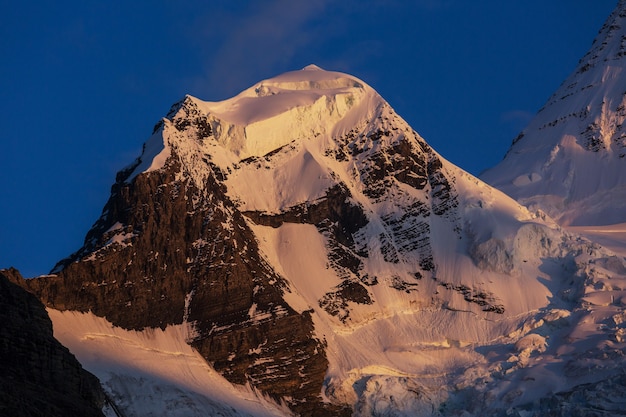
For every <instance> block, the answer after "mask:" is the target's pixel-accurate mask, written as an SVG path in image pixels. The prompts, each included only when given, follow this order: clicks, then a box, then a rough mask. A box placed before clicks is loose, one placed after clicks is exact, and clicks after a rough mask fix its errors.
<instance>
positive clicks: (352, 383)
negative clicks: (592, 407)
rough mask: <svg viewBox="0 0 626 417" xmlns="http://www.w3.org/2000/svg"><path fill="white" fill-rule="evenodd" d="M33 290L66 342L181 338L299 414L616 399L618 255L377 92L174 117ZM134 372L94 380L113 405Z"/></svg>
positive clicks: (336, 78)
mask: <svg viewBox="0 0 626 417" xmlns="http://www.w3.org/2000/svg"><path fill="white" fill-rule="evenodd" d="M22 285H23V286H25V287H26V288H27V289H29V291H31V292H33V293H35V294H36V295H38V296H39V297H40V298H41V299H42V300H43V302H44V303H45V304H46V305H47V306H48V307H49V309H50V311H51V312H54V314H51V316H52V317H53V319H55V320H58V324H59V327H63V326H65V327H64V328H68V329H71V328H77V327H80V326H84V327H85V328H89V326H95V327H97V326H100V325H95V324H89V323H95V322H96V320H95V319H93V318H90V317H92V316H93V315H95V316H98V317H102V318H106V320H108V322H110V323H111V324H112V326H117V327H118V328H123V329H126V331H128V332H130V333H124V336H123V337H122V336H120V335H119V334H118V333H115V332H113V331H111V333H110V335H114V337H115V338H116V340H117V339H121V340H125V339H126V340H130V339H129V338H130V337H131V336H129V335H130V334H134V335H139V334H141V335H143V336H141V338H143V340H148V339H150V340H152V339H154V338H155V337H156V336H155V334H157V333H158V334H161V333H159V332H168V331H169V330H170V329H181V328H182V329H184V331H180V332H179V333H177V334H178V336H175V337H178V338H179V339H180V340H179V342H181V343H182V342H185V343H188V344H189V345H190V346H191V347H193V348H194V349H195V351H196V352H198V353H199V354H200V355H201V356H202V358H204V360H206V362H207V363H208V364H210V365H211V367H212V369H214V370H216V371H217V372H219V373H220V374H221V375H222V376H223V377H224V378H226V379H227V380H228V381H230V383H232V384H235V385H238V386H244V385H245V386H248V387H251V389H253V390H256V392H260V394H259V395H261V396H263V395H265V396H269V397H270V398H271V399H272V400H273V401H275V402H277V403H282V404H284V405H286V406H287V407H289V408H290V409H291V410H292V411H293V412H296V413H298V414H300V415H350V414H353V413H354V414H356V415H364V416H365V415H374V414H377V413H378V414H385V413H387V414H388V415H433V414H434V415H437V414H439V415H455V414H459V413H461V412H466V413H472V414H471V415H498V414H499V413H504V412H505V411H504V410H513V411H514V412H517V411H515V410H519V412H520V413H522V412H524V410H527V409H530V408H532V407H533V404H537V403H538V402H539V401H540V400H542V401H547V402H546V404H548V405H546V407H547V408H546V409H553V410H555V413H557V411H556V410H559V409H560V407H561V404H562V403H563V402H565V401H569V399H570V398H571V397H572V396H573V395H576V394H574V393H578V392H588V391H589V389H588V388H585V387H583V384H589V383H593V382H596V381H599V380H602V379H607V380H609V379H610V381H612V385H611V386H612V387H615V388H614V389H615V390H618V391H619V390H620V389H622V388H623V384H621V382H620V381H622V380H621V379H619V378H620V375H621V374H620V372H619V369H621V367H622V366H623V365H624V361H623V357H624V352H626V344H625V340H624V339H625V336H624V331H625V329H624V325H625V323H626V319H624V317H623V315H624V302H622V300H623V299H624V300H626V298H624V297H626V293H625V292H624V291H623V290H622V289H623V288H626V262H624V259H621V258H619V257H617V256H615V255H613V254H612V253H610V252H608V251H606V250H604V249H602V248H601V247H599V246H598V245H596V244H593V243H592V242H589V241H587V240H584V239H581V238H579V237H577V236H574V235H570V234H568V233H565V232H564V231H562V230H561V229H560V228H559V227H558V226H557V225H556V223H554V222H553V221H552V220H551V219H550V218H549V217H547V216H545V214H543V213H541V212H531V211H529V210H528V209H526V208H524V207H523V206H521V205H519V204H518V203H516V202H515V201H513V200H512V199H510V198H509V197H507V196H506V195H504V194H503V193H501V192H499V191H497V190H495V189H493V188H491V187H489V186H487V185H486V184H484V183H482V182H481V181H480V180H478V179H476V178H474V177H472V176H471V175H469V174H467V173H465V172H464V171H462V170H461V169H459V168H457V167H455V166H453V165H452V164H450V163H449V162H447V161H446V160H445V159H443V158H442V157H441V156H440V155H439V154H437V153H436V152H435V151H434V150H433V149H432V148H431V147H430V146H429V145H428V144H427V143H426V142H425V141H424V139H423V138H421V137H420V136H419V135H418V134H417V133H416V132H415V131H414V130H413V129H412V128H411V127H410V126H409V125H408V124H407V123H406V122H405V121H404V120H402V118H400V117H399V116H398V115H397V114H396V113H395V112H394V111H393V109H392V108H391V107H390V106H389V104H388V103H386V102H385V101H384V100H383V99H382V98H381V97H380V96H379V95H378V94H377V93H376V92H375V91H374V90H373V89H372V88H371V87H369V86H368V85H367V84H365V83H364V82H363V81H361V80H359V79H357V78H355V77H352V76H349V75H346V74H342V73H337V72H330V71H324V70H322V69H320V68H318V67H315V66H309V67H306V68H304V69H303V70H300V71H293V72H289V73H286V74H282V75H280V76H277V77H275V78H272V79H269V80H265V81H262V82H260V83H258V84H256V85H254V86H253V87H251V88H249V89H247V90H245V91H243V92H242V93H240V94H239V95H238V96H236V97H233V98H231V99H229V100H225V101H222V102H205V101H201V100H199V99H196V98H193V97H190V96H187V97H185V98H184V99H183V100H181V101H180V102H179V103H177V104H175V105H174V106H173V107H172V109H171V110H170V112H169V113H168V114H167V116H166V117H165V118H164V119H162V120H161V121H160V122H159V123H158V124H157V125H156V126H155V129H154V132H153V135H152V136H151V137H150V139H149V140H148V141H147V142H146V144H145V146H144V150H143V153H142V155H141V156H140V158H138V159H137V160H136V161H135V163H133V164H132V165H131V166H130V167H128V168H127V169H125V170H123V171H122V172H120V173H119V174H118V176H117V179H116V183H115V184H114V185H113V187H112V190H111V197H110V199H109V201H108V202H107V204H106V206H105V208H104V210H103V212H102V215H101V217H100V218H99V219H98V221H97V222H96V223H95V224H94V226H93V227H92V229H91V230H90V231H89V233H88V234H87V236H86V239H85V244H84V246H83V247H82V248H81V249H79V250H78V251H77V252H76V253H74V254H73V255H71V256H70V257H69V258H67V259H65V260H63V261H61V262H59V264H58V265H57V266H56V267H55V268H54V270H53V271H52V273H51V275H48V276H43V277H39V278H36V279H32V280H27V281H25V282H23V283H22ZM607 300H608V301H607ZM57 310H73V311H78V312H83V313H84V314H82V315H74V316H72V319H71V320H78V321H79V322H80V320H83V322H82V323H83V324H82V325H80V326H79V324H77V322H76V321H72V323H73V324H72V325H71V326H67V325H66V323H65V322H63V320H68V319H67V317H66V316H64V314H65V313H60V312H58V311H57ZM68 331H71V330H68ZM108 331H110V329H109V330H107V332H108ZM103 334H105V332H104V331H103V330H102V329H101V328H98V329H95V330H88V331H87V336H86V337H84V338H83V339H81V340H78V341H77V340H76V338H74V339H72V340H73V342H72V343H76V346H77V347H78V349H80V345H81V343H84V344H85V346H86V344H88V343H90V340H92V339H93V338H94V337H100V338H101V337H102V335H103ZM106 334H107V335H108V334H109V333H106ZM586 334H593V337H586V336H585V335H586ZM94 335H96V336H94ZM70 336H71V335H67V334H66V335H65V336H63V334H61V333H60V334H59V337H61V338H63V337H67V338H68V339H67V340H70V339H71V337H70ZM107 337H109V336H107ZM110 337H113V336H110ZM110 337H109V338H110ZM132 337H135V336H132ZM141 338H140V339H141ZM62 341H63V339H62ZM146 346H147V345H146ZM150 346H152V345H150ZM168 349H169V348H168ZM143 350H145V351H152V350H154V351H155V352H156V351H159V352H160V353H163V352H162V350H158V349H154V348H148V347H146V348H145V349H143ZM583 352H584V353H583ZM113 354H115V353H113V352H106V351H104V350H102V351H99V353H98V355H101V356H106V355H113ZM98 355H96V356H98ZM181 355H182V354H181ZM101 356H98V358H99V359H98V360H102V357H101ZM85 358H86V359H85V360H86V361H90V360H93V357H92V356H89V354H86V355H85ZM599 358H604V359H602V365H601V366H598V367H594V368H593V369H592V367H591V365H590V363H592V362H593V363H596V362H595V361H597V360H599ZM134 366H135V365H134ZM136 366H141V365H136ZM143 366H147V365H143ZM150 366H151V367H157V368H158V366H159V365H158V364H156V365H154V364H152V365H150ZM594 366H595V365H594ZM142 369H143V368H142ZM124 372H126V371H124V370H119V369H118V370H115V371H113V370H110V369H109V370H107V371H102V372H101V373H99V374H98V376H99V377H100V378H101V380H103V384H104V385H105V387H106V389H108V390H109V394H110V396H111V397H113V398H120V397H121V396H122V395H123V394H122V393H120V391H116V385H115V384H114V383H113V382H114V381H118V380H119V379H120V378H122V377H121V376H120V375H121V374H123V373H124ZM151 372H152V371H151ZM142 375H145V373H144V374H142ZM122 379H123V378H122ZM127 380H129V378H127ZM135 380H136V379H135ZM546 381H551V382H552V383H550V384H546ZM137 384H139V383H137ZM607 384H608V383H607ZM133 389H138V388H137V387H136V386H135V387H134V388H133V386H132V384H131V386H129V385H126V386H125V387H124V389H123V390H122V391H124V392H126V390H128V392H131V393H132V391H133ZM585 389H587V391H584V390H585ZM557 394H558V395H557ZM605 403H606V402H605ZM605 403H603V404H605ZM605 405H606V404H605ZM585 406H586V405H584V404H583V405H582V406H581V407H583V408H580V407H579V409H584V407H585ZM550 407H552V408H550ZM276 409H279V408H276ZM577 410H578V409H577ZM513 411H511V412H513ZM507 412H508V411H507ZM187 415H195V414H192V413H191V412H189V413H188V414H187ZM198 415H201V414H198ZM512 415H513V414H512ZM554 415H561V414H558V413H557V414H554Z"/></svg>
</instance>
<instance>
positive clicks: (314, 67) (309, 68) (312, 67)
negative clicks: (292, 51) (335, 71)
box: [302, 64, 324, 71]
mask: <svg viewBox="0 0 626 417" xmlns="http://www.w3.org/2000/svg"><path fill="white" fill-rule="evenodd" d="M302 70H303V71H324V69H322V68H320V67H318V66H317V65H315V64H309V65H307V66H306V67H304V68H302Z"/></svg>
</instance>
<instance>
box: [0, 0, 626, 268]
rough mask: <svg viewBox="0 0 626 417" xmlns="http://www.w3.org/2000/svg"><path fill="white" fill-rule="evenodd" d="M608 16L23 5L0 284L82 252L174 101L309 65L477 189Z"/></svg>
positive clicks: (17, 20) (543, 10)
mask: <svg viewBox="0 0 626 417" xmlns="http://www.w3.org/2000/svg"><path fill="white" fill-rule="evenodd" d="M616 3H617V2H616V0H595V1H590V0H550V1H546V0H526V1H523V2H522V1H502V0H497V1H496V0H484V1H473V2H470V1H466V0H414V1H400V0H390V1H385V0H360V1H354V0H344V1H326V0H309V1H306V2H305V1H302V2H300V1H297V2H296V1H291V0H268V1H191V0H189V1H186V0H179V1H164V0H160V1H159V0H151V1H133V2H117V1H85V0H83V1H63V2H48V1H39V0H35V1H29V2H18V1H14V2H4V4H3V8H2V13H1V14H0V92H1V94H2V95H1V98H2V100H1V102H0V123H1V126H2V128H1V129H0V141H1V142H0V143H1V144H2V152H1V154H0V155H1V156H0V158H1V159H0V163H1V167H2V171H1V172H2V174H1V175H0V187H1V189H2V198H1V199H0V268H3V267H9V266H15V267H17V268H19V269H20V270H21V271H22V273H23V274H24V275H25V276H27V277H30V276H34V275H38V274H43V273H46V272H48V271H49V270H50V269H51V268H52V267H53V266H54V264H55V263H56V262H57V261H58V260H59V259H61V258H63V257H65V256H67V255H69V254H70V253H71V252H73V251H75V250H76V249H78V248H79V247H80V246H81V245H82V241H83V238H84V236H85V234H86V232H87V231H88V229H89V228H90V227H91V225H92V224H93V222H94V221H95V220H96V219H97V218H98V216H99V215H100V212H101V210H102V207H103V206H104V203H105V202H106V200H107V198H108V195H109V189H110V186H111V184H112V183H113V181H114V179H115V173H116V172H117V171H118V170H119V169H121V168H122V167H124V166H126V165H128V164H129V163H131V162H132V161H133V160H134V158H135V157H137V156H138V155H139V153H140V151H141V146H142V144H143V142H144V141H145V140H146V139H147V138H148V136H149V135H150V133H151V132H152V127H153V125H154V124H155V123H156V122H157V121H158V120H159V119H160V118H161V117H163V116H164V115H165V114H166V113H167V111H168V109H169V107H170V105H171V104H172V103H174V102H175V101H177V100H179V99H180V98H181V97H182V96H183V95H184V94H191V95H193V96H196V97H199V98H201V99H204V100H211V101H215V100H220V99H224V98H227V97H230V96H232V95H234V94H236V93H238V92H239V91H241V90H243V89H245V88H247V87H249V86H250V85H252V84H254V83H255V82H257V81H260V80H261V79H264V78H269V77H272V76H274V75H277V74H280V73H282V72H285V71H290V70H294V69H299V68H302V67H304V66H306V65H308V64H310V63H315V64H317V65H319V66H321V67H322V68H325V69H329V70H338V71H343V72H347V73H350V74H353V75H355V76H357V77H359V78H361V79H363V80H364V81H365V82H367V83H368V84H370V85H371V86H372V87H374V88H375V89H376V90H377V91H378V92H379V93H380V94H381V95H382V96H383V97H384V98H385V99H387V101H388V102H389V103H390V104H391V106H392V107H394V108H395V109H396V111H397V112H398V113H399V114H400V115H401V116H402V117H404V118H405V119H406V120H407V121H408V122H409V123H410V124H411V126H413V128H414V129H415V130H417V131H418V132H419V133H420V134H421V135H422V136H423V137H424V138H425V139H426V140H427V141H428V142H429V143H430V144H431V145H432V146H433V147H434V148H435V149H436V150H437V151H438V152H440V153H441V154H442V155H443V156H444V157H445V158H447V159H448V160H450V161H452V162H453V163H455V164H457V165H459V166H461V167H462V168H464V169H466V170H467V171H469V172H471V173H473V174H478V173H479V172H481V171H482V170H483V169H485V168H488V167H490V166H493V165H495V164H496V163H497V162H498V161H499V160H500V159H501V158H502V157H503V155H504V153H505V152H506V150H507V149H508V146H509V144H510V142H511V140H512V139H513V138H514V137H515V136H516V135H517V133H518V132H519V131H520V130H521V129H522V128H523V127H524V125H525V124H526V123H527V122H528V120H529V118H530V117H532V115H533V114H534V113H536V111H537V110H538V109H539V108H540V107H541V106H542V105H543V104H544V102H545V101H546V100H547V98H548V97H549V96H550V94H551V93H552V92H553V91H554V90H555V89H556V88H557V87H558V86H559V84H560V83H561V82H562V81H563V80H564V79H565V77H566V76H567V75H568V74H569V73H570V72H571V71H572V70H573V69H574V67H575V65H576V63H577V62H578V60H579V59H580V58H581V57H582V56H583V54H584V53H585V52H586V51H587V49H588V48H589V47H590V45H591V42H592V40H593V38H594V37H595V35H596V33H597V32H598V30H599V29H600V27H601V25H602V24H603V23H604V20H605V19H606V18H607V17H608V15H609V14H610V12H611V11H612V9H613V8H614V7H615V5H616Z"/></svg>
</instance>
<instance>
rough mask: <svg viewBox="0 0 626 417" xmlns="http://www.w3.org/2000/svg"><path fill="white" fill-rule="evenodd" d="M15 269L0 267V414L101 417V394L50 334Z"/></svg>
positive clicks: (49, 325)
mask: <svg viewBox="0 0 626 417" xmlns="http://www.w3.org/2000/svg"><path fill="white" fill-rule="evenodd" d="M16 283H19V284H20V285H23V284H24V279H23V278H22V277H21V275H20V274H19V272H17V271H16V270H15V269H9V270H0V323H2V326H0V369H2V372H0V415H3V416H25V417H28V416H94V417H95V416H103V414H102V412H101V408H102V406H103V405H104V393H103V391H102V388H101V387H100V383H99V382H98V379H97V378H96V377H95V376H93V375H92V374H90V373H89V372H87V371H85V370H84V369H83V368H82V367H81V365H80V363H78V361H77V360H76V358H75V357H74V355H72V354H71V353H70V352H69V350H67V348H66V347H64V346H63V345H61V344H60V343H59V342H58V341H57V340H56V339H55V338H54V337H53V335H52V322H51V321H50V318H49V317H48V313H46V310H45V308H44V306H43V305H42V304H41V302H40V301H39V300H37V298H36V297H35V296H33V295H32V294H30V293H28V292H27V291H24V289H22V288H20V286H18V285H16Z"/></svg>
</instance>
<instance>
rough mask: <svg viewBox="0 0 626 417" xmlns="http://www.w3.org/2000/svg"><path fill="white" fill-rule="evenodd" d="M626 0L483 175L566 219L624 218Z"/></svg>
mask: <svg viewBox="0 0 626 417" xmlns="http://www.w3.org/2000/svg"><path fill="white" fill-rule="evenodd" d="M625 120H626V1H623V0H622V1H620V2H619V4H618V5H617V7H616V9H615V11H614V12H613V13H612V14H611V16H610V17H609V18H608V20H607V21H606V23H605V24H604V26H603V27H602V29H601V30H600V32H599V34H598V36H597V38H596V39H595V41H594V42H593V45H592V47H591V49H590V50H589V52H588V53H587V54H586V55H585V56H584V57H583V58H582V59H581V60H580V62H579V63H578V66H577V67H576V69H575V71H574V72H573V73H572V74H571V75H570V76H569V77H568V78H567V79H566V80H565V82H564V83H563V84H562V85H561V86H560V87H559V89H558V90H557V91H556V92H555V93H554V94H553V95H552V97H550V99H549V100H548V102H547V103H546V104H545V106H544V107H543V108H542V109H541V110H540V111H539V112H538V114H537V115H536V116H535V118H534V119H533V120H532V121H531V122H530V124H529V125H528V126H527V127H526V129H524V130H523V131H522V133H520V135H519V136H518V137H517V138H516V139H515V140H514V141H513V144H512V146H511V148H510V149H509V151H508V153H507V154H506V156H505V157H504V160H503V161H502V162H500V163H499V164H498V165H496V166H495V167H494V168H491V169H490V170H487V171H486V172H484V173H483V174H482V175H481V178H482V179H483V180H484V181H486V182H487V183H489V184H491V185H493V186H495V187H497V188H499V189H500V190H502V191H504V192H505V193H506V194H508V195H510V196H512V197H513V198H515V199H516V200H518V201H519V202H521V203H522V204H524V205H527V206H529V207H536V208H540V209H542V210H544V211H545V212H547V213H548V214H549V215H550V216H552V217H553V218H555V219H556V220H557V221H558V222H559V223H560V224H563V225H606V224H613V223H623V222H626V158H625V157H626V126H625V125H624V121H625Z"/></svg>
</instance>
